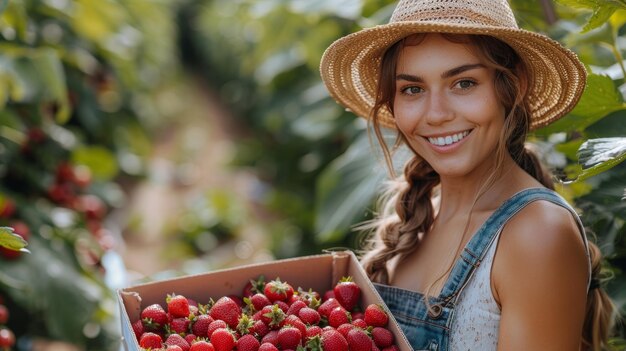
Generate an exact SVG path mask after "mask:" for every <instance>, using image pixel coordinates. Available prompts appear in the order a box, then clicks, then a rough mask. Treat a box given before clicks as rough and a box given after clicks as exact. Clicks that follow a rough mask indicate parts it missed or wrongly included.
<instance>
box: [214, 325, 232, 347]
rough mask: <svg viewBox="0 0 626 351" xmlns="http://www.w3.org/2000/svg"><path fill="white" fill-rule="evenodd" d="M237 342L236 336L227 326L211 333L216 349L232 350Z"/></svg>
mask: <svg viewBox="0 0 626 351" xmlns="http://www.w3.org/2000/svg"><path fill="white" fill-rule="evenodd" d="M235 343H236V340H235V337H234V336H233V334H232V333H231V332H230V331H229V330H228V329H226V328H218V329H217V330H215V331H214V332H213V334H211V344H213V347H215V351H231V350H232V349H233V348H234V347H235Z"/></svg>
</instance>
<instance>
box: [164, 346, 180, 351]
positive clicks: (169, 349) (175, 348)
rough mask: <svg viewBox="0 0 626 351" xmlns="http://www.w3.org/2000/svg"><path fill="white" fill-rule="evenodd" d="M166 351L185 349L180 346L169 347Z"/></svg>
mask: <svg viewBox="0 0 626 351" xmlns="http://www.w3.org/2000/svg"><path fill="white" fill-rule="evenodd" d="M165 351H183V349H182V348H181V347H180V346H178V345H167V348H166V349H165Z"/></svg>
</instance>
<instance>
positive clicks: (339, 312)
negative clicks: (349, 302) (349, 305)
mask: <svg viewBox="0 0 626 351" xmlns="http://www.w3.org/2000/svg"><path fill="white" fill-rule="evenodd" d="M350 322H352V318H351V317H350V312H348V311H346V310H345V309H344V308H343V307H335V308H334V309H333V310H332V311H331V312H330V314H329V315H328V324H329V325H330V326H331V327H333V328H337V327H339V326H340V325H342V324H344V323H350Z"/></svg>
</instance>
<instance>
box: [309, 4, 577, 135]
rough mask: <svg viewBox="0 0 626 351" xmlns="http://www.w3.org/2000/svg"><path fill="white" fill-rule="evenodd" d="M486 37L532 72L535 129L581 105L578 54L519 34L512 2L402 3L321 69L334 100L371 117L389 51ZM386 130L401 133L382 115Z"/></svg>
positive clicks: (331, 54)
mask: <svg viewBox="0 0 626 351" xmlns="http://www.w3.org/2000/svg"><path fill="white" fill-rule="evenodd" d="M429 32H439V33H459V34H483V35H489V36H493V37H496V38H498V39H500V40H502V41H503V42H505V43H507V44H508V45H510V46H511V47H512V48H513V49H515V51H517V53H518V54H519V56H520V57H521V58H522V60H523V61H524V62H525V64H526V66H527V67H528V69H529V71H530V73H531V74H530V77H531V82H530V92H529V95H528V102H529V106H530V112H531V119H532V121H531V125H530V129H536V128H539V127H543V126H545V125H548V124H550V123H552V122H554V121H555V120H557V119H559V118H560V117H562V116H563V115H565V114H566V113H568V112H569V111H570V110H571V109H572V108H574V106H575V105H576V103H577V102H578V100H579V98H580V96H581V94H582V92H583V90H584V87H585V81H586V71H585V68H584V66H583V65H582V63H581V62H580V61H579V60H578V58H577V57H576V55H575V54H574V53H573V52H571V51H570V50H568V49H566V48H564V47H563V46H561V45H560V44H559V43H558V42H557V41H554V40H552V39H550V38H548V37H547V36H545V35H541V34H538V33H534V32H529V31H526V30H523V29H519V28H518V26H517V23H516V22H515V17H514V16H513V12H512V11H511V8H510V7H509V4H508V3H507V1H506V0H400V2H399V3H398V5H397V6H396V9H395V10H394V12H393V15H392V16H391V20H390V21H389V23H388V24H385V25H380V26H376V27H372V28H367V29H363V30H361V31H359V32H356V33H353V34H350V35H348V36H345V37H343V38H341V39H339V40H337V41H335V42H334V43H333V44H332V45H331V46H330V47H329V48H328V49H327V50H326V52H325V53H324V56H323V57H322V62H321V65H320V72H321V75H322V80H323V81H324V83H325V84H326V87H327V88H328V90H329V91H330V95H331V96H332V97H333V98H334V99H335V100H337V102H339V103H340V104H342V105H344V106H345V107H347V108H348V109H350V110H351V111H352V112H354V113H355V114H357V115H358V116H361V117H364V118H368V117H369V115H370V112H371V110H372V107H373V106H374V101H375V98H376V89H377V84H378V71H379V66H380V62H381V58H382V56H383V54H384V52H385V51H386V50H387V48H389V47H390V46H391V45H393V44H394V43H396V42H397V41H399V40H400V39H402V38H404V37H406V36H408V35H410V34H414V33H429ZM380 113H381V115H380V116H379V120H380V123H381V125H382V126H384V127H388V128H395V122H394V120H393V116H392V115H391V113H390V112H389V111H388V110H387V109H382V110H381V112H380Z"/></svg>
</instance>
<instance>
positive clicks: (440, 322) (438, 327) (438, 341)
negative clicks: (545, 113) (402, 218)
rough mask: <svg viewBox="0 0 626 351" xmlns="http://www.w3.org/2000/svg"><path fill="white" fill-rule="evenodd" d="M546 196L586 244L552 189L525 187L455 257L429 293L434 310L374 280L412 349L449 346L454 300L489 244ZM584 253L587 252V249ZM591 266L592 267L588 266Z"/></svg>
mask: <svg viewBox="0 0 626 351" xmlns="http://www.w3.org/2000/svg"><path fill="white" fill-rule="evenodd" d="M537 200H546V201H550V202H553V203H555V204H557V205H560V206H563V207H564V208H566V209H568V210H569V211H570V212H571V213H572V214H573V216H574V217H575V218H576V220H577V222H578V227H579V229H580V232H581V234H582V236H583V241H584V242H585V246H587V240H586V237H585V235H584V230H583V226H582V223H581V222H580V219H579V218H578V215H577V214H576V212H575V211H574V210H573V209H572V208H571V207H570V206H569V205H568V204H567V202H565V200H563V198H561V197H560V196H559V195H558V194H556V193H555V192H553V191H551V190H549V189H545V188H530V189H525V190H523V191H521V192H519V193H517V194H515V195H514V196H512V197H511V198H510V199H508V200H506V201H505V202H504V203H503V204H502V205H501V206H500V207H499V208H498V209H497V210H496V211H495V212H494V213H493V214H492V215H491V216H490V217H489V218H488V219H487V220H486V221H485V223H483V225H482V226H481V227H480V228H479V229H478V231H477V232H476V233H475V234H474V235H473V236H472V238H471V239H470V241H469V242H468V243H467V245H466V246H465V249H464V250H463V251H462V252H461V254H460V257H459V259H457V261H456V263H455V265H454V267H453V269H452V271H451V272H450V276H449V277H448V279H447V280H446V282H445V284H444V287H443V289H442V290H441V293H440V295H439V296H438V297H431V298H430V302H431V307H432V309H433V311H434V313H428V309H427V308H426V305H425V303H424V301H423V295H422V294H420V293H418V292H414V291H410V290H405V289H401V288H397V287H393V286H388V285H382V284H374V286H375V287H376V290H377V291H378V293H379V294H380V296H381V297H382V298H383V300H384V301H385V303H386V304H387V306H388V307H389V310H390V311H391V313H392V314H393V316H394V317H395V319H396V321H397V322H398V324H399V325H400V328H401V329H402V331H403V332H404V333H405V335H406V337H407V340H408V342H409V343H410V344H411V346H412V347H413V349H414V350H415V351H418V350H430V351H454V350H449V346H448V345H449V344H450V327H451V325H452V321H453V319H454V307H455V304H456V301H457V299H458V297H459V295H460V293H461V291H462V290H463V288H464V287H465V286H466V284H467V282H468V281H469V279H471V278H472V275H473V272H474V270H475V269H476V268H477V267H478V266H479V265H480V263H481V261H482V260H483V258H484V256H485V254H486V253H487V251H488V249H489V246H490V244H491V243H492V242H493V241H494V240H495V238H496V236H497V234H498V233H499V232H500V231H501V230H502V227H503V226H504V225H505V224H506V222H507V221H508V220H509V219H510V218H511V217H513V216H514V215H515V214H516V213H517V212H519V211H520V210H521V209H523V208H524V207H525V206H526V205H528V204H529V203H531V202H533V201H537ZM587 255H589V253H588V250H587ZM590 269H591V267H590Z"/></svg>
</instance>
